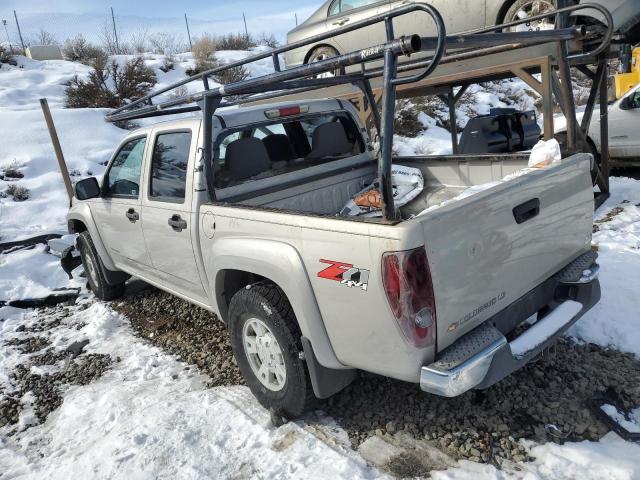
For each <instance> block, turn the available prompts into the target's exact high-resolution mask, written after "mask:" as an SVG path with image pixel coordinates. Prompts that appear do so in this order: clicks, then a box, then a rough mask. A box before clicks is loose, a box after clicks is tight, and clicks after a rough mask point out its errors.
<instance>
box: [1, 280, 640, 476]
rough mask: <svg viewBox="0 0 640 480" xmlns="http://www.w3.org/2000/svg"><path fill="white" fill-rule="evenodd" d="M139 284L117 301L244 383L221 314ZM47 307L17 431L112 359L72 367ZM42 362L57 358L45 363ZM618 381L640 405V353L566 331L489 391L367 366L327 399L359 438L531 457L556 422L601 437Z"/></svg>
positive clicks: (10, 404) (24, 335)
mask: <svg viewBox="0 0 640 480" xmlns="http://www.w3.org/2000/svg"><path fill="white" fill-rule="evenodd" d="M131 290H132V292H130V293H128V294H127V296H125V297H124V298H123V299H122V300H121V301H120V302H116V303H113V304H112V307H113V308H114V309H115V310H116V311H118V312H120V313H122V314H123V315H125V316H127V317H128V318H129V319H130V321H131V324H132V327H133V329H134V331H135V332H136V333H137V334H138V335H139V336H141V337H143V338H144V339H146V340H147V341H149V342H150V343H152V344H154V345H156V346H158V347H160V348H162V349H163V350H165V351H167V352H170V353H172V354H175V355H177V356H178V357H180V358H181V359H182V360H183V361H185V362H187V363H189V364H192V365H194V366H196V367H197V368H198V369H199V370H200V371H201V372H203V373H205V374H207V375H208V376H209V377H210V378H211V381H210V385H211V386H217V385H237V384H242V383H243V380H242V377H241V376H240V372H239V370H238V368H237V365H236V363H235V360H234V359H233V356H232V351H231V345H230V343H229V340H228V334H227V330H226V328H225V326H224V325H223V324H222V323H221V322H219V321H217V319H216V318H215V316H214V315H212V314H211V313H209V312H207V311H205V310H203V309H201V308H199V307H196V306H193V305H190V304H188V303H187V302H184V301H183V300H180V299H178V298H176V297H173V296H171V295H169V294H166V293H164V292H161V291H159V290H156V289H154V288H151V287H149V288H145V289H142V290H140V288H133V289H131ZM38 312H39V317H40V318H41V319H42V321H40V322H38V323H37V324H33V326H32V327H30V328H29V329H27V328H25V329H22V330H21V331H20V332H19V334H18V335H17V336H16V337H15V338H12V339H10V340H8V341H7V342H5V345H12V346H13V347H14V348H16V349H19V350H20V351H21V352H22V353H25V354H28V355H29V362H28V363H27V364H25V365H20V366H18V367H17V368H16V369H15V370H14V372H13V374H12V377H13V383H14V385H15V386H16V388H15V390H14V391H11V392H1V391H0V427H3V426H6V425H9V426H10V427H11V426H13V430H12V432H15V431H17V428H18V427H17V423H18V417H19V413H20V409H21V408H23V406H22V405H21V404H24V398H25V397H24V396H25V394H26V393H27V392H31V395H32V397H33V399H32V402H31V403H32V408H33V412H34V414H35V417H36V419H37V421H38V422H43V421H44V420H45V419H46V417H47V415H48V414H49V413H50V412H51V411H53V410H55V409H56V408H58V407H59V406H60V404H61V402H62V393H63V391H64V390H65V389H66V388H68V386H69V385H71V384H80V385H83V384H87V383H89V382H91V381H93V380H94V379H96V378H98V377H99V376H101V375H102V374H103V373H104V371H105V370H107V369H108V368H109V365H110V364H111V362H112V359H111V358H110V357H109V356H108V355H95V354H84V353H81V354H80V355H78V356H77V357H76V358H74V359H71V360H70V362H69V365H68V366H67V368H66V369H65V368H64V365H65V363H66V362H67V359H68V357H69V355H68V354H67V353H66V352H64V351H60V350H55V349H54V348H52V347H51V346H50V345H49V341H48V340H47V338H46V337H47V330H48V329H51V328H54V327H56V326H57V325H59V324H60V323H61V322H64V319H65V317H66V316H67V315H68V313H67V312H69V309H68V307H62V306H58V307H53V308H47V309H42V310H39V311H38ZM80 327H81V326H80ZM115 360H116V361H117V359H115ZM32 366H33V367H45V368H51V366H55V368H53V369H52V370H51V373H43V372H42V369H40V370H38V368H36V369H35V371H34V369H33V368H32ZM47 371H48V370H47ZM608 389H613V390H615V392H617V393H618V394H619V395H620V396H621V397H622V398H623V399H624V400H625V402H626V407H628V408H630V407H635V406H637V405H640V361H638V360H637V359H635V358H634V357H633V356H632V355H628V354H624V353H620V352H618V351H615V350H609V349H603V348H601V347H598V346H595V345H577V344H575V343H573V342H571V341H569V340H567V339H564V340H562V341H561V342H559V343H558V344H557V346H556V347H554V348H553V349H552V351H550V352H548V353H547V354H546V355H545V356H544V357H542V358H540V359H539V360H538V361H536V362H534V363H531V364H529V365H528V366H526V367H525V368H523V369H522V370H520V371H518V372H516V373H515V374H513V375H511V376H510V377H508V378H506V379H505V380H503V381H502V382H500V383H499V384H497V385H495V386H494V387H492V388H490V389H488V390H486V391H482V392H478V391H472V392H468V393H467V394H465V395H462V396H460V397H457V398H453V399H446V398H442V397H437V396H432V395H428V394H425V393H423V392H421V391H420V389H419V388H418V386H416V385H414V384H409V383H405V382H400V381H395V380H391V379H388V378H383V377H379V376H376V375H372V374H366V373H362V374H360V375H359V377H358V379H357V380H356V381H355V382H354V383H353V384H352V385H350V386H349V387H348V388H346V389H345V390H344V391H343V392H341V393H339V394H338V395H336V396H334V397H333V398H331V399H329V400H328V401H325V402H321V403H320V405H319V407H320V408H321V409H322V410H324V411H325V412H326V413H327V414H329V415H330V416H332V417H333V418H334V419H335V420H336V422H337V423H338V424H339V425H340V426H341V427H342V428H344V429H345V430H346V431H347V432H348V434H349V438H350V440H351V443H352V445H353V446H354V448H357V447H359V446H360V445H362V444H363V442H365V441H367V440H368V439H371V438H372V437H378V438H386V439H389V438H390V436H391V437H394V438H407V437H409V438H410V439H412V441H414V442H419V444H420V445H424V446H425V447H430V448H432V447H435V448H437V449H439V450H440V451H441V452H443V453H445V454H446V455H447V456H449V457H451V458H453V459H460V458H464V459H469V460H472V461H476V462H482V463H492V464H494V465H496V466H500V465H502V464H503V462H505V461H516V462H518V461H526V460H527V459H529V457H528V453H527V451H526V450H525V448H524V447H523V445H522V444H521V443H520V442H519V439H522V438H529V439H534V440H537V441H538V442H545V441H549V437H548V436H547V434H546V432H545V425H547V424H553V425H555V426H557V427H558V429H559V430H560V431H561V432H563V434H564V436H566V440H568V441H579V440H598V439H599V438H601V437H602V436H603V435H604V434H605V433H606V432H607V431H608V428H607V427H606V426H605V425H604V424H602V423H601V422H600V421H599V420H598V419H597V418H596V417H595V416H594V415H593V414H592V413H591V412H590V410H589V409H588V408H587V406H586V402H587V401H588V400H589V399H590V398H592V397H593V396H594V394H596V393H601V392H605V391H607V390H608ZM316 418H317V417H315V416H314V415H310V416H309V417H308V418H307V419H306V421H307V423H310V424H312V423H314V422H315V421H316ZM400 460H402V461H400ZM394 462H395V463H394V464H393V465H389V466H388V469H389V470H390V471H391V472H392V473H396V474H397V475H399V476H405V475H406V474H407V472H413V471H416V472H421V473H428V472H425V471H422V470H420V468H421V467H420V466H419V465H417V463H416V462H413V461H412V460H411V458H410V455H409V457H406V458H405V457H402V458H401V459H400V457H399V458H396V459H394ZM396 464H397V465H396Z"/></svg>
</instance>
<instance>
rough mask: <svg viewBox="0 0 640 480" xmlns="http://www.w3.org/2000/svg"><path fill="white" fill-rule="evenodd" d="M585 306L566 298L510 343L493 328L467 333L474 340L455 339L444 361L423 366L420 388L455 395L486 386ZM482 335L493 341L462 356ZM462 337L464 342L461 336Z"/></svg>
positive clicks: (547, 342) (549, 340)
mask: <svg viewBox="0 0 640 480" xmlns="http://www.w3.org/2000/svg"><path fill="white" fill-rule="evenodd" d="M587 309H588V308H587ZM587 309H585V308H584V305H583V304H582V303H579V302H576V301H573V300H566V301H565V302H563V303H561V304H560V305H559V306H558V307H556V308H555V309H554V310H553V311H552V312H551V313H550V314H548V315H547V316H546V317H544V318H543V319H542V320H540V321H538V322H537V323H535V324H534V325H533V326H532V327H530V328H529V329H528V330H527V331H526V332H524V333H523V334H522V335H520V336H519V337H517V338H516V339H514V340H513V341H511V343H509V342H507V339H506V338H505V337H504V335H502V334H501V333H500V332H498V331H497V330H496V329H495V327H493V326H490V325H489V324H485V325H482V326H480V327H478V328H477V329H476V330H474V331H473V332H471V333H470V334H469V335H475V336H476V338H474V339H473V341H471V342H469V341H467V342H466V344H464V345H456V344H457V343H458V342H456V344H454V345H452V347H453V349H447V350H445V355H444V357H445V358H444V360H443V359H441V360H439V361H437V362H435V363H432V364H431V365H427V366H424V367H422V369H421V371H420V388H421V389H422V390H424V391H425V392H429V393H433V394H436V395H441V396H444V397H456V396H458V395H461V394H463V393H464V392H466V391H468V390H471V389H473V388H476V387H480V386H481V387H483V388H486V387H488V386H490V385H492V384H494V383H496V382H497V381H499V380H501V379H502V378H504V377H506V376H507V375H509V374H510V373H511V372H513V371H515V370H517V369H519V368H521V367H523V366H524V365H525V364H526V363H527V362H529V361H530V360H531V359H532V358H534V357H535V356H536V355H537V354H538V353H540V352H541V351H542V350H543V349H545V348H547V347H548V346H549V345H550V344H552V343H554V342H555V341H556V340H557V338H558V337H559V336H560V335H562V334H563V333H564V332H565V331H566V330H567V328H569V326H571V325H572V324H573V323H574V322H575V321H577V320H578V319H579V318H580V316H581V315H582V314H583V313H584V312H585V311H586V310H587ZM481 329H482V331H481ZM483 338H484V339H487V338H488V339H491V338H493V340H491V342H490V343H488V342H487V343H488V344H485V345H484V346H483V347H482V348H481V349H479V350H478V351H477V353H474V354H472V355H469V356H467V357H466V358H465V356H466V355H468V352H469V345H470V344H471V345H474V346H478V344H479V343H480V342H482V339H483ZM461 340H462V341H463V343H464V341H465V339H464V337H463V338H462V339H461ZM480 345H482V344H481V343H480ZM450 348H451V347H450ZM456 349H457V350H456ZM489 379H490V380H489ZM487 383H488V384H487Z"/></svg>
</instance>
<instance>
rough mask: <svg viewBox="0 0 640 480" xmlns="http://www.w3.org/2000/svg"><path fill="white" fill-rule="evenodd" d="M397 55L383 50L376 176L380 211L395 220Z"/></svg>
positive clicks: (396, 213)
mask: <svg viewBox="0 0 640 480" xmlns="http://www.w3.org/2000/svg"><path fill="white" fill-rule="evenodd" d="M397 66H398V65H397V57H396V56H395V55H394V54H393V52H392V51H391V50H390V49H387V50H385V52H384V82H383V85H384V88H383V91H382V129H381V130H382V133H381V134H380V157H379V158H378V178H379V179H380V193H381V194H382V212H383V214H384V218H385V220H396V219H397V216H398V212H396V207H395V204H394V201H393V185H392V184H391V181H392V179H391V162H392V158H391V157H392V155H393V120H394V114H395V110H396V87H395V86H394V85H393V80H394V79H395V76H396V68H397Z"/></svg>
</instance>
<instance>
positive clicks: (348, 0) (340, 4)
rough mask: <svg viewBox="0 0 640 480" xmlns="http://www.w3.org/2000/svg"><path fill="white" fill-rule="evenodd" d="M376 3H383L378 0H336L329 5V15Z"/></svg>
mask: <svg viewBox="0 0 640 480" xmlns="http://www.w3.org/2000/svg"><path fill="white" fill-rule="evenodd" d="M376 3H383V2H381V1H380V0H336V1H335V2H333V3H332V4H331V6H330V7H329V16H333V15H338V14H340V13H346V12H348V11H349V10H355V9H356V8H363V7H368V6H369V5H373V4H376Z"/></svg>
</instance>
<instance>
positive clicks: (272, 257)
mask: <svg viewBox="0 0 640 480" xmlns="http://www.w3.org/2000/svg"><path fill="white" fill-rule="evenodd" d="M212 249H213V252H214V254H213V256H210V257H209V258H208V259H207V261H208V262H210V264H209V265H210V266H211V268H212V275H211V277H210V279H211V280H210V281H211V282H212V285H210V288H211V293H212V295H211V298H214V299H215V300H216V303H217V305H216V306H217V310H218V311H220V312H221V311H222V310H221V308H220V306H221V305H223V304H224V298H223V296H222V293H223V285H222V278H223V271H224V270H240V271H245V272H248V273H253V274H256V275H260V276H261V277H264V278H267V279H269V280H271V281H272V282H274V283H275V284H276V285H278V287H280V288H281V289H282V291H283V292H284V293H285V295H286V296H287V299H288V300H289V302H290V303H291V307H292V308H293V311H294V313H295V315H296V318H297V320H298V324H299V325H300V330H301V332H302V335H303V336H304V337H305V338H307V339H309V341H310V342H311V343H312V344H313V350H314V352H315V354H316V357H317V359H318V362H319V363H320V364H321V365H322V366H324V367H327V368H332V369H346V368H349V367H346V366H345V365H343V364H342V363H340V361H339V360H338V358H337V357H336V355H335V352H334V351H333V347H332V346H331V341H330V340H329V336H328V334H327V331H326V329H325V325H324V321H323V320H322V315H321V314H320V309H319V307H318V303H317V301H316V297H315V295H314V293H313V288H312V287H311V282H310V281H309V276H308V274H307V271H306V269H305V267H304V263H303V261H302V258H301V257H300V255H299V253H298V251H297V250H296V249H295V248H294V247H293V246H291V245H289V244H287V243H284V242H278V241H274V240H265V239H257V238H237V237H234V238H224V239H221V240H218V241H216V242H214V243H213V245H212Z"/></svg>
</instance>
